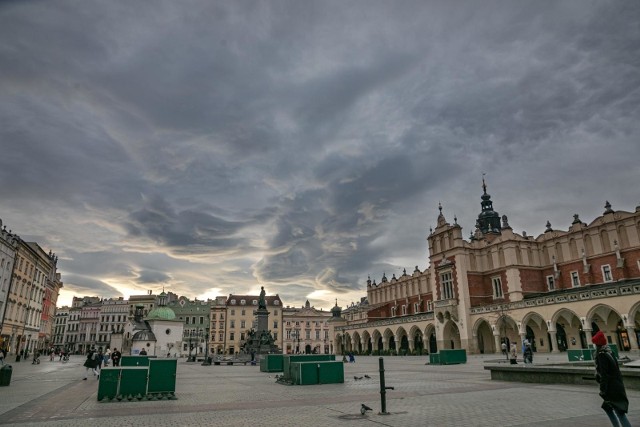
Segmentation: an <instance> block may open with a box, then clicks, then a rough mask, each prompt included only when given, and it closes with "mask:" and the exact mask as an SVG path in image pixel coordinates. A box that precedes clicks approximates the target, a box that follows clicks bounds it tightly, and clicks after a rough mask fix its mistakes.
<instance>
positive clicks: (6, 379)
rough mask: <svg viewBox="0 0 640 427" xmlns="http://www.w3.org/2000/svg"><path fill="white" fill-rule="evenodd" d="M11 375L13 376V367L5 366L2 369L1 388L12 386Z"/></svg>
mask: <svg viewBox="0 0 640 427" xmlns="http://www.w3.org/2000/svg"><path fill="white" fill-rule="evenodd" d="M11 374H13V367H12V366H11V365H4V366H3V367H2V368H0V386H8V385H9V384H11Z"/></svg>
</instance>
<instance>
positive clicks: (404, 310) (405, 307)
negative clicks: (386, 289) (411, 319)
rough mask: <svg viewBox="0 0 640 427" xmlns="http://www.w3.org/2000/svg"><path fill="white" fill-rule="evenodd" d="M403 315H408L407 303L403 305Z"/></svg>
mask: <svg viewBox="0 0 640 427" xmlns="http://www.w3.org/2000/svg"><path fill="white" fill-rule="evenodd" d="M402 315H403V316H406V315H407V306H406V305H403V306H402Z"/></svg>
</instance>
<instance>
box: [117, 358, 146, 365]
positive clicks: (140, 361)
mask: <svg viewBox="0 0 640 427" xmlns="http://www.w3.org/2000/svg"><path fill="white" fill-rule="evenodd" d="M120 366H149V356H122V358H121V359H120Z"/></svg>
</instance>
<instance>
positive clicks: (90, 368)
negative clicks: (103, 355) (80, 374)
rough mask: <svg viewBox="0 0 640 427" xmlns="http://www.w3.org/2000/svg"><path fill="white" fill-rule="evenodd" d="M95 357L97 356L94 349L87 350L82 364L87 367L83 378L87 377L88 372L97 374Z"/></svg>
mask: <svg viewBox="0 0 640 427" xmlns="http://www.w3.org/2000/svg"><path fill="white" fill-rule="evenodd" d="M97 357H98V354H97V352H96V351H95V350H94V349H91V350H89V352H88V353H87V359H86V360H85V361H84V364H83V366H84V367H85V368H87V369H86V371H85V372H84V378H83V380H86V379H87V376H88V375H89V372H93V376H94V377H95V376H97V375H98V371H96V367H97V366H98V363H97V362H98V360H97Z"/></svg>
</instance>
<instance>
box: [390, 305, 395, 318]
mask: <svg viewBox="0 0 640 427" xmlns="http://www.w3.org/2000/svg"><path fill="white" fill-rule="evenodd" d="M391 317H396V308H395V307H391Z"/></svg>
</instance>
